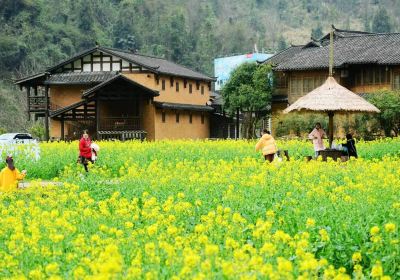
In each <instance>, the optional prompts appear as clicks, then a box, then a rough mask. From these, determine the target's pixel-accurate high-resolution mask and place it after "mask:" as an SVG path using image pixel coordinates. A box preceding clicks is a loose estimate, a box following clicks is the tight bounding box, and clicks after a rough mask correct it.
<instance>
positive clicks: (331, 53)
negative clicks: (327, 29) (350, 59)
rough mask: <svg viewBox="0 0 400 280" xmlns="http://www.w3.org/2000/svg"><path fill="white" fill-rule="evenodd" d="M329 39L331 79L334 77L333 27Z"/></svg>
mask: <svg viewBox="0 0 400 280" xmlns="http://www.w3.org/2000/svg"><path fill="white" fill-rule="evenodd" d="M329 39H330V42H329V77H333V26H332V28H331V33H330V38H329Z"/></svg>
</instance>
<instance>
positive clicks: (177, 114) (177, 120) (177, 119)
mask: <svg viewBox="0 0 400 280" xmlns="http://www.w3.org/2000/svg"><path fill="white" fill-rule="evenodd" d="M176 122H177V123H179V113H176Z"/></svg>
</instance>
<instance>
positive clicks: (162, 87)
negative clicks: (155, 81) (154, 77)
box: [161, 79, 165, 90]
mask: <svg viewBox="0 0 400 280" xmlns="http://www.w3.org/2000/svg"><path fill="white" fill-rule="evenodd" d="M161 90H165V80H164V79H163V80H161Z"/></svg>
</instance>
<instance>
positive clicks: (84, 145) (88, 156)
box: [79, 130, 93, 172]
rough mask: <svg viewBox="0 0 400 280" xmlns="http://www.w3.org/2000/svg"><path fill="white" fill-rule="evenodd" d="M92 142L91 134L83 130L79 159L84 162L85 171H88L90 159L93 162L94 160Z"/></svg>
mask: <svg viewBox="0 0 400 280" xmlns="http://www.w3.org/2000/svg"><path fill="white" fill-rule="evenodd" d="M91 144H92V141H91V140H90V137H89V134H88V133H87V131H86V130H85V131H83V134H82V138H81V140H80V141H79V160H80V162H81V163H82V165H83V167H84V168H85V171H86V172H88V171H89V170H88V164H89V161H90V162H91V163H93V161H92V148H91V147H90V146H91Z"/></svg>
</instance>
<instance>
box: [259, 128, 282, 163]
mask: <svg viewBox="0 0 400 280" xmlns="http://www.w3.org/2000/svg"><path fill="white" fill-rule="evenodd" d="M259 150H261V151H262V154H263V155H264V158H265V160H268V161H269V162H272V161H273V160H274V155H275V153H276V152H277V151H278V149H277V147H276V143H275V139H274V137H272V135H271V132H269V131H268V130H267V129H264V130H263V135H262V136H261V139H260V140H259V141H258V142H257V144H256V152H257V151H259Z"/></svg>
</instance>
